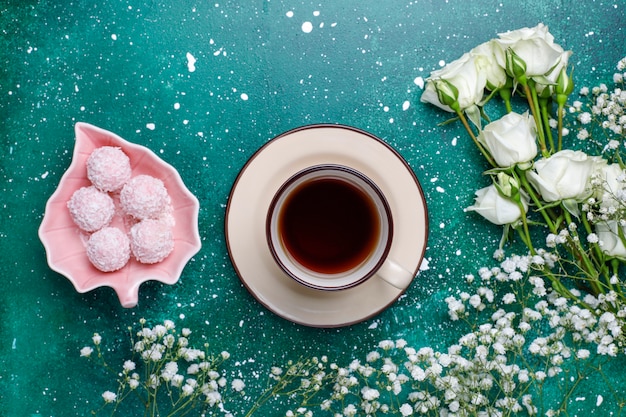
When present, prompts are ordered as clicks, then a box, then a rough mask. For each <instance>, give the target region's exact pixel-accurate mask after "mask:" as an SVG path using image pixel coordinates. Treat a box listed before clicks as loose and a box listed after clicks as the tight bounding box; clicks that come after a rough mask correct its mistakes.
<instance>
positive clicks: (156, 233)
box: [130, 219, 174, 264]
mask: <svg viewBox="0 0 626 417" xmlns="http://www.w3.org/2000/svg"><path fill="white" fill-rule="evenodd" d="M130 249H131V251H132V253H133V256H134V257H135V258H136V259H137V260H138V261H139V262H141V263H144V264H154V263H157V262H161V261H162V260H163V259H165V258H166V257H167V256H168V255H169V254H170V253H171V252H172V250H173V249H174V236H173V234H172V228H171V226H169V225H168V224H167V223H165V222H163V221H160V220H154V219H146V220H142V221H140V222H139V223H136V224H135V225H134V226H133V227H131V229H130Z"/></svg>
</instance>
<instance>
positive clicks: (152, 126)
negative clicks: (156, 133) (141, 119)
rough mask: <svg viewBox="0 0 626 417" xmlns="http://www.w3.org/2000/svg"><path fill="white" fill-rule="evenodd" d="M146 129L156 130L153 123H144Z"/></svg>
mask: <svg viewBox="0 0 626 417" xmlns="http://www.w3.org/2000/svg"><path fill="white" fill-rule="evenodd" d="M146 128H147V129H149V130H154V129H156V125H155V124H154V123H146Z"/></svg>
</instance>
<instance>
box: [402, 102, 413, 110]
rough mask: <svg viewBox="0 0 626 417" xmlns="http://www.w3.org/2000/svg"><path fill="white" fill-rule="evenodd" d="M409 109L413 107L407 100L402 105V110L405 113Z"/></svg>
mask: <svg viewBox="0 0 626 417" xmlns="http://www.w3.org/2000/svg"><path fill="white" fill-rule="evenodd" d="M409 107H411V102H410V101H409V100H407V101H405V102H404V103H402V110H403V111H407V110H408V109H409Z"/></svg>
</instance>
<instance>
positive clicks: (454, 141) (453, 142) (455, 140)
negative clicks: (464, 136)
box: [452, 138, 458, 146]
mask: <svg viewBox="0 0 626 417" xmlns="http://www.w3.org/2000/svg"><path fill="white" fill-rule="evenodd" d="M457 139H458V138H453V139H452V146H456V142H457Z"/></svg>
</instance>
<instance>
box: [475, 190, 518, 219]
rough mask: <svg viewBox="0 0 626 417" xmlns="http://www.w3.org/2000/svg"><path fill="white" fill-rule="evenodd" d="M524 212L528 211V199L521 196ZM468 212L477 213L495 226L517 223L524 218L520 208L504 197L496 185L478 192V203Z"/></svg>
mask: <svg viewBox="0 0 626 417" xmlns="http://www.w3.org/2000/svg"><path fill="white" fill-rule="evenodd" d="M520 196H521V199H522V205H523V206H524V211H526V210H528V197H527V196H526V195H524V194H520ZM466 210H468V211H475V212H476V213H478V214H480V215H481V216H483V217H484V218H485V219H487V220H489V221H490V222H491V223H493V224H497V225H503V224H510V223H515V222H516V221H517V220H519V219H520V218H521V216H522V211H521V210H520V207H519V206H518V205H517V203H515V202H514V201H513V200H511V199H508V198H505V197H502V196H501V195H500V193H499V192H498V190H497V188H496V186H495V185H490V186H488V187H485V188H481V189H480V190H478V191H476V201H475V202H474V205H473V206H470V207H468V208H467V209H466Z"/></svg>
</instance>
